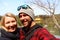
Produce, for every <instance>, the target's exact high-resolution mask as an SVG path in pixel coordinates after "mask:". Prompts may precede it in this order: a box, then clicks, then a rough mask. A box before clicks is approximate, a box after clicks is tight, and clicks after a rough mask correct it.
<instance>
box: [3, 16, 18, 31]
mask: <svg viewBox="0 0 60 40" xmlns="http://www.w3.org/2000/svg"><path fill="white" fill-rule="evenodd" d="M4 24H5V25H4V27H5V28H6V29H7V31H8V32H14V31H15V30H16V28H17V22H16V20H15V18H13V17H5V23H4Z"/></svg>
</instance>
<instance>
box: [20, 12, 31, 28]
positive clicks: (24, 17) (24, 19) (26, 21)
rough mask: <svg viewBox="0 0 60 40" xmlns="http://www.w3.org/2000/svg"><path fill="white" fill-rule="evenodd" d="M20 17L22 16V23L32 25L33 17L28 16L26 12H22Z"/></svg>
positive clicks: (25, 25)
mask: <svg viewBox="0 0 60 40" xmlns="http://www.w3.org/2000/svg"><path fill="white" fill-rule="evenodd" d="M19 18H20V20H21V22H22V24H23V25H24V27H28V26H31V18H30V16H28V15H27V14H25V13H21V14H20V15H19Z"/></svg>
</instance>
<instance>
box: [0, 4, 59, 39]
mask: <svg viewBox="0 0 60 40" xmlns="http://www.w3.org/2000/svg"><path fill="white" fill-rule="evenodd" d="M17 10H18V12H19V14H18V16H19V19H20V21H21V22H22V24H23V26H24V27H22V28H20V29H19V28H18V27H17V19H16V17H15V16H14V15H13V14H12V13H7V14H6V15H5V16H3V17H2V21H1V24H2V29H1V37H0V40H58V39H57V38H56V37H54V36H53V35H51V34H50V33H49V32H48V31H47V30H46V29H45V28H43V27H42V26H40V25H38V24H37V23H35V21H34V11H33V9H32V8H31V7H30V6H28V5H21V6H19V7H18V8H17Z"/></svg>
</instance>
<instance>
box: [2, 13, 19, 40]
mask: <svg viewBox="0 0 60 40" xmlns="http://www.w3.org/2000/svg"><path fill="white" fill-rule="evenodd" d="M1 25H2V29H1V37H2V38H3V39H7V40H19V28H17V19H16V17H15V16H14V15H13V14H12V13H6V14H5V15H4V16H3V17H2V19H1Z"/></svg>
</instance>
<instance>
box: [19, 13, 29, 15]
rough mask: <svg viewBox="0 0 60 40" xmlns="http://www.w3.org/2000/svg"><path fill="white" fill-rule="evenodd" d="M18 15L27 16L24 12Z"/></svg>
mask: <svg viewBox="0 0 60 40" xmlns="http://www.w3.org/2000/svg"><path fill="white" fill-rule="evenodd" d="M19 15H28V14H26V13H24V12H21V13H19Z"/></svg>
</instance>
